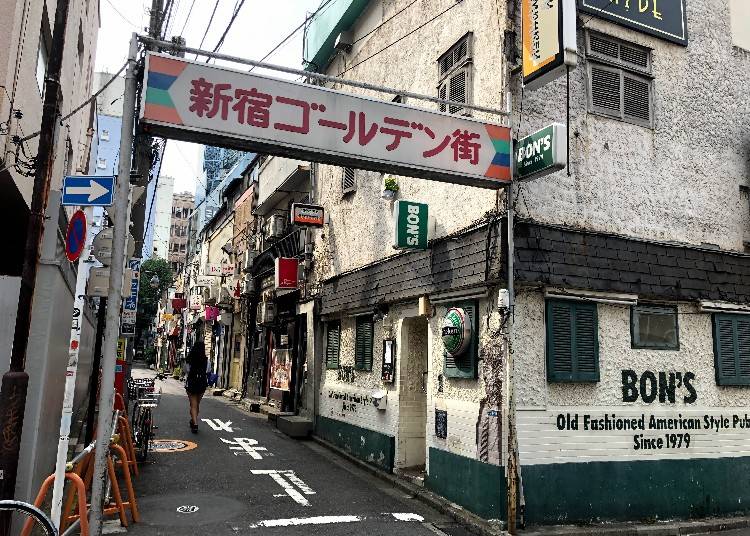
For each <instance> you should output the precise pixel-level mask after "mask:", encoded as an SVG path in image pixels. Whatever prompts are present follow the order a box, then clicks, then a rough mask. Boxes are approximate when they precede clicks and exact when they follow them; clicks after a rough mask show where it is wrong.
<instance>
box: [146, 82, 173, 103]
mask: <svg viewBox="0 0 750 536" xmlns="http://www.w3.org/2000/svg"><path fill="white" fill-rule="evenodd" d="M146 102H147V103H149V104H161V105H162V106H167V107H169V108H174V103H173V102H172V97H170V96H169V92H168V91H166V90H164V89H157V88H154V87H150V88H148V89H147V90H146Z"/></svg>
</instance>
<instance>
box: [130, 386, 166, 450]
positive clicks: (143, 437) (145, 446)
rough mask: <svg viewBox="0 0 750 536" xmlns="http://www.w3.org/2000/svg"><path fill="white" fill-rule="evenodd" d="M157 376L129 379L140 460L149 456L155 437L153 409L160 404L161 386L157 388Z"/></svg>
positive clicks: (132, 424) (133, 422)
mask: <svg viewBox="0 0 750 536" xmlns="http://www.w3.org/2000/svg"><path fill="white" fill-rule="evenodd" d="M155 385H156V378H138V379H133V378H131V379H130V380H128V399H129V401H130V402H132V403H133V409H132V417H131V419H130V422H131V426H132V431H133V444H134V445H135V451H136V456H137V458H138V461H140V462H144V461H146V458H148V450H149V448H150V443H151V440H152V439H153V438H154V430H156V428H157V427H156V425H155V424H154V414H153V410H154V409H155V408H156V407H158V406H159V401H160V400H161V388H159V390H158V391H157V389H156V386H155Z"/></svg>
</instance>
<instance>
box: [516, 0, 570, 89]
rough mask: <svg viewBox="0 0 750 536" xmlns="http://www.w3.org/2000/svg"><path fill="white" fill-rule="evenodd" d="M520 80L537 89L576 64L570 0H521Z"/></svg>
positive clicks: (530, 87)
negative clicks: (521, 47) (521, 54)
mask: <svg viewBox="0 0 750 536" xmlns="http://www.w3.org/2000/svg"><path fill="white" fill-rule="evenodd" d="M521 8H522V11H521V21H522V22H521V24H522V31H523V83H524V86H526V87H528V88H529V89H536V88H538V87H541V86H543V85H544V84H546V83H547V82H549V81H551V80H554V79H555V78H557V77H559V76H560V75H562V74H563V73H565V70H566V68H568V67H575V65H576V38H575V36H576V30H575V4H574V2H573V0H523V1H522V6H521Z"/></svg>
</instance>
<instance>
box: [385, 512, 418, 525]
mask: <svg viewBox="0 0 750 536" xmlns="http://www.w3.org/2000/svg"><path fill="white" fill-rule="evenodd" d="M391 515H392V516H393V517H395V518H396V519H398V520H399V521H419V522H420V523H421V522H422V521H424V518H423V517H422V516H420V515H417V514H404V513H396V512H394V513H392V514H391Z"/></svg>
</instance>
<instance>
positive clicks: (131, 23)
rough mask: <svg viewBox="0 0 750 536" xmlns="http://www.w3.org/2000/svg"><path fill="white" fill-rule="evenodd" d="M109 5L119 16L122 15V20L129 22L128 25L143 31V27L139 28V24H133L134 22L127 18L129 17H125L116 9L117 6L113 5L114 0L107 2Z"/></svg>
mask: <svg viewBox="0 0 750 536" xmlns="http://www.w3.org/2000/svg"><path fill="white" fill-rule="evenodd" d="M107 3H108V4H109V7H111V8H112V9H114V11H115V13H117V14H118V15H120V18H121V19H122V20H124V21H125V22H127V23H128V24H130V25H131V26H132V27H134V28H137V29H139V30H140V29H141V27H140V26H139V25H138V24H135V23H133V21H131V20H130V19H128V18H127V17H126V16H125V15H123V14H122V13H120V11H119V10H118V9H117V8H116V7H115V5H114V4H113V3H112V0H107Z"/></svg>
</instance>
